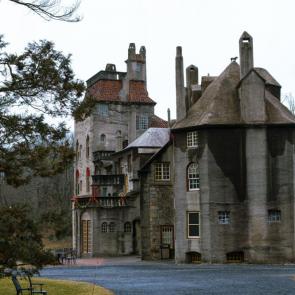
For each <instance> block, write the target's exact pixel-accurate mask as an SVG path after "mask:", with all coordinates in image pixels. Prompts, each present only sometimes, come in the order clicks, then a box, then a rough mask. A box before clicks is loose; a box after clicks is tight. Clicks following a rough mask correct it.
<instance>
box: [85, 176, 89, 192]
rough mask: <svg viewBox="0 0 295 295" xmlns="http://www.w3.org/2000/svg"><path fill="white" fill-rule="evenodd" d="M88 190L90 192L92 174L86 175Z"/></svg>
mask: <svg viewBox="0 0 295 295" xmlns="http://www.w3.org/2000/svg"><path fill="white" fill-rule="evenodd" d="M86 192H87V193H89V192H90V176H88V175H86Z"/></svg>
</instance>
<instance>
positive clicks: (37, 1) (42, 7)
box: [9, 0, 81, 22]
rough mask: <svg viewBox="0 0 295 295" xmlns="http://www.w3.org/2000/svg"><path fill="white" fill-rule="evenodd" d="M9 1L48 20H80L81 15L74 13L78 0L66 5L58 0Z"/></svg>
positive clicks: (78, 3)
mask: <svg viewBox="0 0 295 295" xmlns="http://www.w3.org/2000/svg"><path fill="white" fill-rule="evenodd" d="M9 1H11V2H14V3H16V4H19V5H22V6H25V7H27V8H28V9H30V10H32V11H33V12H35V13H37V14H38V15H40V16H41V17H43V18H44V19H45V20H48V21H49V20H52V19H53V20H60V21H66V22H78V21H80V20H81V17H80V16H78V15H76V12H77V9H78V7H79V5H80V1H79V0H74V2H73V4H72V5H70V6H66V7H65V6H62V5H61V3H60V2H61V1H60V0H31V1H23V0H9Z"/></svg>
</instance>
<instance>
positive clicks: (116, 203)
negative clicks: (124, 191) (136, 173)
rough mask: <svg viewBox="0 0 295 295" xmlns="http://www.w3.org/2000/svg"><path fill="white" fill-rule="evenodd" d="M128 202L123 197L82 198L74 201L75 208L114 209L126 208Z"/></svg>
mask: <svg viewBox="0 0 295 295" xmlns="http://www.w3.org/2000/svg"><path fill="white" fill-rule="evenodd" d="M128 205H129V202H128V200H127V198H126V197H125V198H124V197H99V198H95V199H93V198H91V197H83V198H81V197H80V198H79V197H78V198H76V199H75V208H93V207H96V208H97V207H100V208H116V207H127V206H128Z"/></svg>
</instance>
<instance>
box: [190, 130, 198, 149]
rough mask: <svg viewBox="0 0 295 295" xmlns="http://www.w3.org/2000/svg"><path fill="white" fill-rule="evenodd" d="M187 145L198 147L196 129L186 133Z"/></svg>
mask: <svg viewBox="0 0 295 295" xmlns="http://www.w3.org/2000/svg"><path fill="white" fill-rule="evenodd" d="M187 147H198V132H197V131H192V132H188V133H187Z"/></svg>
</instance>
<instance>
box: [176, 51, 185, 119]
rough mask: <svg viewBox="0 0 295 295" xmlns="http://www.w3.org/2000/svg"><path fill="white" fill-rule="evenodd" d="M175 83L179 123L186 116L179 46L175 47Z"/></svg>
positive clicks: (181, 58)
mask: <svg viewBox="0 0 295 295" xmlns="http://www.w3.org/2000/svg"><path fill="white" fill-rule="evenodd" d="M175 82H176V120H177V121H180V120H182V119H183V118H185V116H186V105H185V88H184V73H183V57H182V48H181V46H177V47H176V58H175Z"/></svg>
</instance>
